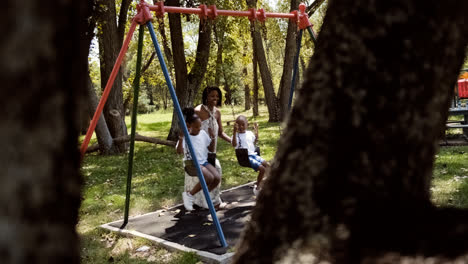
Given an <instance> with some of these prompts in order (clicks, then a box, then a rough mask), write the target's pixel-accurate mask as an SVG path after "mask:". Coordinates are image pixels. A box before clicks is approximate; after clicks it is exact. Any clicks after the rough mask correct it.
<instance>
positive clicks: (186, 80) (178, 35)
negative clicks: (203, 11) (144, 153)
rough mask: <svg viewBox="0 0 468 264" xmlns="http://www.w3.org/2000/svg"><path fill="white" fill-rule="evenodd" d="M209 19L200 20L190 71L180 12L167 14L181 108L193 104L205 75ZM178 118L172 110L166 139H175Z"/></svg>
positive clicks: (176, 3)
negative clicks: (195, 49)
mask: <svg viewBox="0 0 468 264" xmlns="http://www.w3.org/2000/svg"><path fill="white" fill-rule="evenodd" d="M166 5H167V6H180V3H179V0H168V1H166ZM211 24H212V22H211V20H200V24H199V31H198V32H199V33H198V44H197V53H196V57H195V62H194V65H193V66H192V67H191V70H190V73H189V72H188V70H187V61H186V59H185V50H184V39H183V35H182V25H181V19H180V14H169V27H170V29H171V44H172V55H173V58H174V68H175V73H176V74H175V75H176V83H177V85H176V87H175V89H176V95H177V98H178V100H179V104H180V106H181V107H182V108H184V107H188V106H193V101H194V99H195V96H196V95H197V92H198V90H199V89H200V85H201V82H202V80H203V78H204V77H205V72H206V68H207V66H208V59H209V57H210V44H211ZM179 130H180V129H179V119H178V117H177V114H176V112H175V109H174V112H173V116H172V125H171V130H170V131H169V135H168V136H167V139H168V140H174V141H175V140H176V139H177V138H178V132H179Z"/></svg>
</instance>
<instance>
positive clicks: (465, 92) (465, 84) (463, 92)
mask: <svg viewBox="0 0 468 264" xmlns="http://www.w3.org/2000/svg"><path fill="white" fill-rule="evenodd" d="M458 98H460V99H468V79H459V80H458Z"/></svg>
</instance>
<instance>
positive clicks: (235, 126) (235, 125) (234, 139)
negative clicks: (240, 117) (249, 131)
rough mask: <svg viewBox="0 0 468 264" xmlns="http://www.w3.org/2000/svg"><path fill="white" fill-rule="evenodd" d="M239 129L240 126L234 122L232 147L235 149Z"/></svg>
mask: <svg viewBox="0 0 468 264" xmlns="http://www.w3.org/2000/svg"><path fill="white" fill-rule="evenodd" d="M238 128H239V125H237V123H236V122H234V128H233V129H232V140H231V145H232V146H233V147H236V146H237V138H236V133H237V129H238Z"/></svg>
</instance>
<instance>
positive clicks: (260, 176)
mask: <svg viewBox="0 0 468 264" xmlns="http://www.w3.org/2000/svg"><path fill="white" fill-rule="evenodd" d="M265 170H266V169H265V167H264V166H263V165H260V166H258V176H257V188H259V189H260V188H261V187H260V183H261V182H262V180H263V175H264V174H265Z"/></svg>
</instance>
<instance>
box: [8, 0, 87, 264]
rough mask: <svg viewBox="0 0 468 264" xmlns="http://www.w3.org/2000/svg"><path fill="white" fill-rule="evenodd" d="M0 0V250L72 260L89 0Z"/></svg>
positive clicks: (15, 256) (15, 257)
mask: <svg viewBox="0 0 468 264" xmlns="http://www.w3.org/2000/svg"><path fill="white" fill-rule="evenodd" d="M2 5H3V8H2V9H1V11H0V13H1V16H0V20H1V21H3V23H2V24H3V25H7V26H6V27H4V30H3V31H2V32H3V37H4V38H3V41H2V42H1V43H0V51H1V53H2V56H1V57H2V60H1V61H0V81H1V83H2V86H3V89H1V92H0V94H1V96H0V101H1V104H0V105H1V108H2V109H3V110H2V111H3V115H2V118H1V119H0V127H1V133H2V136H3V138H4V140H2V141H1V143H0V146H1V148H2V151H1V153H0V163H1V167H2V172H1V173H0V178H1V181H2V184H1V187H0V207H1V208H2V213H1V215H0V229H1V230H2V239H1V242H0V252H1V253H0V258H1V260H2V263H57V264H58V263H80V257H79V254H80V250H79V239H78V235H77V233H76V229H75V227H76V224H77V222H78V209H79V206H80V187H81V183H82V178H81V176H80V174H79V167H80V164H79V159H80V156H79V153H78V148H77V145H78V142H77V139H78V122H77V120H78V106H79V105H80V104H79V101H80V100H81V99H82V98H83V96H84V93H85V87H86V75H87V54H88V49H89V43H86V42H87V41H86V40H85V38H86V37H85V32H86V27H87V25H86V23H87V22H88V19H89V15H90V10H91V6H92V1H32V0H25V1H12V0H6V1H2ZM12 10H14V12H12ZM18 17H20V18H21V19H20V20H18ZM13 21H16V22H15V23H12V22H13Z"/></svg>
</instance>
